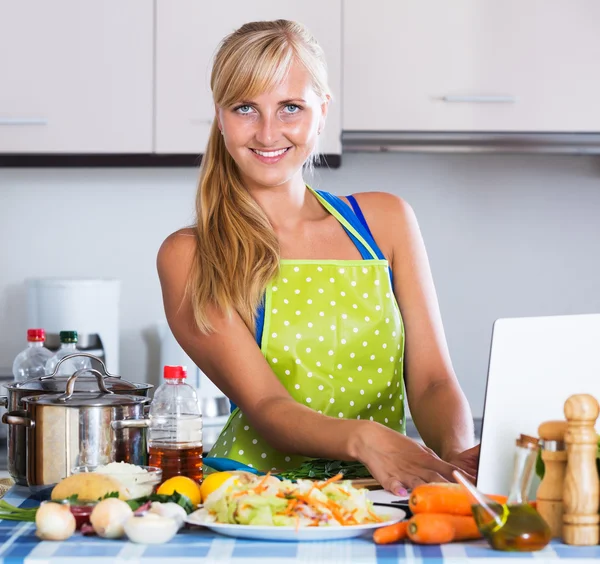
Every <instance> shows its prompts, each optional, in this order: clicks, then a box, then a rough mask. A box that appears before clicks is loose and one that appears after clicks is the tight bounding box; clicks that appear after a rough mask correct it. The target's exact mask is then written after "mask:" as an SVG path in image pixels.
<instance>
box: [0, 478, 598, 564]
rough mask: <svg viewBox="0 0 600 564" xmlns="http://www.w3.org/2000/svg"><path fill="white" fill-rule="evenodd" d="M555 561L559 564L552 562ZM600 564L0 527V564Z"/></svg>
mask: <svg viewBox="0 0 600 564" xmlns="http://www.w3.org/2000/svg"><path fill="white" fill-rule="evenodd" d="M4 499H5V500H6V501H7V502H8V503H11V504H13V505H17V506H20V507H32V506H36V505H38V503H39V502H37V501H35V500H32V499H29V498H28V492H27V490H26V489H24V488H19V487H14V488H12V489H11V490H10V491H9V492H8V493H7V494H6V496H5V497H4ZM559 561H560V562H559ZM592 561H595V562H599V561H600V546H594V547H572V546H567V545H564V544H560V543H552V544H551V545H550V546H548V547H546V548H545V549H544V550H542V551H539V552H533V553H503V552H497V551H494V550H491V549H490V548H489V547H488V546H487V544H486V543H485V542H483V541H477V542H470V543H453V544H448V545H443V546H417V545H412V544H409V543H406V544H404V543H401V544H396V545H387V546H376V545H375V544H373V541H372V540H371V539H370V538H369V537H364V538H358V539H352V540H345V541H329V542H299V543H295V542H266V541H252V540H243V539H233V538H228V537H223V536H219V535H216V534H214V533H212V532H210V531H207V530H204V529H199V528H194V529H185V530H183V531H181V532H180V534H178V535H177V536H176V537H175V538H174V539H173V540H172V541H171V542H169V543H167V544H164V545H140V544H133V543H130V542H126V541H122V540H105V539H100V538H98V537H83V536H81V535H80V534H79V533H76V534H75V535H74V536H73V537H71V538H70V539H69V540H67V541H64V542H48V541H46V542H42V541H40V540H39V539H38V538H37V537H36V536H35V524H34V523H20V522H14V521H0V562H1V563H10V564H19V563H23V562H24V563H32V564H33V563H50V562H52V563H61V564H62V563H65V564H69V563H76V562H77V563H86V564H87V563H89V564H109V563H110V564H112V563H120V562H140V563H148V564H158V563H162V562H173V563H174V562H182V563H192V562H194V563H196V562H197V563H203V564H206V563H209V562H210V563H213V562H214V563H223V564H226V563H232V564H271V563H272V564H287V563H291V562H305V563H310V564H321V563H333V564H338V563H339V564H341V563H346V562H348V563H352V564H355V563H376V564H392V563H395V562H407V563H414V564H421V563H422V564H454V563H459V562H467V563H473V564H483V563H484V562H486V563H488V564H490V563H493V564H496V563H497V562H510V563H511V564H520V563H528V564H532V563H535V562H538V563H542V562H543V563H546V562H556V564H564V563H566V562H571V563H576V564H586V562H592Z"/></svg>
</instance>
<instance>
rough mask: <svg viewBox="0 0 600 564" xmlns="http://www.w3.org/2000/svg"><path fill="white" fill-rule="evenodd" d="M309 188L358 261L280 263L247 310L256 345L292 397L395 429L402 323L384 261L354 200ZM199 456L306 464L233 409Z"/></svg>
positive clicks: (268, 464)
mask: <svg viewBox="0 0 600 564" xmlns="http://www.w3.org/2000/svg"><path fill="white" fill-rule="evenodd" d="M309 190H311V191H312V192H313V193H314V194H315V196H316V197H317V198H318V200H319V201H320V203H321V204H322V205H323V206H324V208H325V209H326V210H327V211H329V212H330V213H331V214H332V215H333V216H334V217H336V218H337V220H338V221H339V222H340V223H341V224H342V226H343V227H344V229H345V231H346V233H347V234H348V235H349V236H350V238H351V239H352V241H353V242H354V243H355V245H356V246H357V248H358V250H359V251H360V253H361V256H362V257H363V260H287V259H286V260H284V259H282V260H281V261H280V268H279V272H278V274H277V275H276V277H275V278H274V279H273V280H272V281H271V282H270V283H269V285H268V286H267V288H266V292H265V296H264V301H263V308H264V309H263V310H262V311H260V312H259V314H258V315H257V331H256V333H257V342H258V343H259V344H260V348H261V351H262V353H263V355H264V356H265V358H266V360H267V362H268V363H269V365H270V366H271V368H272V369H273V372H274V373H275V374H276V376H277V378H279V380H280V381H281V383H282V384H283V385H284V386H285V388H286V389H287V391H288V392H289V393H290V395H291V396H292V397H293V398H294V399H295V400H296V401H297V402H300V403H302V404H303V405H305V406H308V407H310V408H311V409H314V410H315V411H317V412H318V413H322V414H323V415H327V416H330V417H336V418H340V419H341V418H344V419H367V420H371V421H377V422H379V423H381V424H383V425H386V426H388V427H390V428H392V429H394V430H396V431H399V432H401V433H405V424H406V421H405V415H404V381H403V355H404V325H403V323H402V317H401V315H400V310H399V308H398V304H397V303H396V299H395V297H394V293H393V288H392V282H391V272H390V269H389V264H388V261H387V260H385V257H384V255H383V254H382V253H381V251H380V250H379V248H378V247H377V245H376V243H375V241H374V240H373V238H372V235H371V233H370V231H369V228H368V226H367V224H366V221H365V220H364V216H363V215H362V213H361V211H360V208H359V207H358V204H357V202H356V200H355V199H354V198H352V197H351V196H350V197H349V201H350V202H351V204H352V208H353V209H354V211H353V209H352V208H350V207H349V206H348V205H347V204H346V203H345V202H344V201H343V200H341V199H340V198H338V197H337V196H334V195H333V194H329V193H327V192H322V191H317V190H313V189H312V188H309ZM248 385H252V384H251V383H250V382H249V383H248ZM209 456H211V457H224V458H230V459H234V460H238V461H240V462H243V463H245V464H248V465H249V466H252V467H253V468H256V469H258V470H262V471H265V472H266V471H268V470H274V469H275V470H288V469H290V468H295V467H297V466H299V465H300V464H301V463H302V462H304V461H305V460H308V458H307V457H303V456H299V455H293V454H290V453H286V452H279V451H277V450H275V449H274V448H272V447H271V446H270V445H269V444H268V443H267V441H266V440H265V439H263V438H262V437H261V436H260V434H259V433H258V432H257V431H256V430H255V429H253V428H252V426H251V425H250V423H249V421H248V419H247V418H246V416H245V414H244V413H243V412H241V411H240V409H239V408H237V407H236V408H235V409H233V411H232V413H231V416H230V418H229V420H228V422H227V424H226V425H225V427H224V429H223V431H222V432H221V434H220V436H219V438H218V439H217V441H216V443H215V444H214V446H213V448H212V449H211V451H210V454H209Z"/></svg>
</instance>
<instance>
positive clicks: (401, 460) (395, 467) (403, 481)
mask: <svg viewBox="0 0 600 564" xmlns="http://www.w3.org/2000/svg"><path fill="white" fill-rule="evenodd" d="M353 443H354V446H353V450H355V453H354V456H355V457H356V458H357V459H358V460H360V462H362V463H363V464H364V465H365V466H366V467H367V468H368V469H369V471H370V472H371V475H372V476H373V478H375V479H376V480H377V481H378V482H379V483H380V484H381V485H382V486H383V487H384V488H385V489H386V490H388V491H390V492H392V493H395V494H397V495H406V490H409V489H413V488H414V487H416V486H418V485H419V484H424V483H428V482H450V481H451V482H453V481H454V479H453V477H452V471H453V470H460V468H458V467H457V466H454V465H453V464H449V463H448V462H445V461H444V460H442V459H441V458H440V457H439V456H438V455H437V454H435V452H433V451H432V450H431V449H430V448H428V447H426V446H424V445H421V444H419V443H417V442H416V441H414V440H412V439H410V438H408V437H406V436H405V435H402V434H401V433H398V432H397V431H394V430H392V429H390V428H388V427H386V426H384V425H381V424H379V423H375V422H373V421H364V422H363V425H362V427H361V428H360V429H358V433H357V434H356V436H355V437H354V441H353ZM463 473H464V471H463Z"/></svg>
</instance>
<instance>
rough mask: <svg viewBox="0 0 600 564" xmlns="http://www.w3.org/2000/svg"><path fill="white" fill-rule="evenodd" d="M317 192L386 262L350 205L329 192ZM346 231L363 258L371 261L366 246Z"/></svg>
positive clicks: (369, 232)
mask: <svg viewBox="0 0 600 564" xmlns="http://www.w3.org/2000/svg"><path fill="white" fill-rule="evenodd" d="M315 192H317V193H318V194H319V196H321V197H322V198H323V199H324V200H326V201H327V203H328V204H330V205H331V206H332V207H333V208H334V209H335V211H337V212H338V213H339V214H340V215H341V216H342V217H343V218H344V219H345V220H346V221H347V222H348V223H349V224H350V225H352V227H354V229H356V231H358V233H360V236H361V237H362V238H363V239H364V240H365V242H366V243H367V245H369V246H370V247H371V249H372V250H373V252H374V253H375V255H376V256H377V258H378V259H381V260H385V256H384V254H383V253H382V252H381V249H380V248H379V247H378V246H377V243H375V240H374V239H373V235H372V234H371V231H370V230H369V229H368V228H366V229H365V225H364V224H363V223H362V222H361V220H360V219H359V218H358V216H357V215H356V214H355V213H354V212H353V211H352V208H351V207H350V206H349V205H348V204H346V202H344V200H342V199H341V198H338V197H337V196H334V195H333V194H330V193H329V192H323V191H322V190H315ZM363 219H364V216H363ZM365 223H366V222H365ZM342 226H343V224H342ZM344 229H345V231H346V233H348V235H349V236H350V238H351V239H352V241H353V242H354V244H355V245H356V248H357V249H358V251H359V252H360V254H361V256H362V258H363V259H365V260H371V259H372V257H371V255H370V254H369V253H368V251H367V249H365V247H364V245H363V244H362V243H360V241H358V240H357V239H356V237H354V235H352V233H350V231H348V230H347V229H346V228H345V227H344Z"/></svg>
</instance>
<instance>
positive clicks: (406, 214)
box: [357, 193, 474, 461]
mask: <svg viewBox="0 0 600 564" xmlns="http://www.w3.org/2000/svg"><path fill="white" fill-rule="evenodd" d="M357 199H358V200H359V202H360V203H361V204H365V205H364V208H365V215H366V216H367V220H368V221H369V220H370V221H369V225H370V226H372V229H373V234H374V236H375V237H376V238H377V240H378V241H379V240H380V239H381V241H385V242H386V243H387V254H388V255H390V256H391V265H392V272H393V277H394V293H395V295H396V299H397V301H398V304H400V310H401V312H402V317H403V320H404V324H405V335H406V342H405V353H404V366H405V382H406V391H407V399H408V404H409V407H410V412H411V415H412V418H413V420H414V422H415V425H416V427H417V429H418V431H419V434H420V435H421V438H422V439H423V440H424V441H425V443H426V444H427V445H428V446H429V447H431V448H432V449H433V450H434V451H435V452H436V453H437V454H438V455H439V456H441V457H442V458H443V459H444V460H448V461H451V460H455V459H456V456H457V454H458V453H460V452H463V451H464V450H466V449H468V448H469V447H471V446H472V445H473V442H474V433H473V418H472V415H471V410H470V407H469V404H468V402H467V399H466V397H465V395H464V393H463V392H462V390H461V388H460V386H459V384H458V381H457V379H456V375H455V374H454V370H453V368H452V362H451V360H450V354H449V352H448V347H447V344H446V338H445V335H444V328H443V326H442V320H441V316H440V311H439V306H438V301H437V296H436V292H435V287H434V284H433V279H432V276H431V270H430V267H429V261H428V258H427V252H426V250H425V245H424V243H423V238H422V236H421V232H420V230H419V226H418V223H417V219H416V217H415V214H414V212H413V210H412V208H411V207H410V206H409V205H408V204H407V203H406V202H404V201H403V200H402V199H401V198H399V197H396V196H394V195H391V194H386V193H366V194H360V195H359V196H358V198H357ZM382 250H383V249H382ZM384 252H385V251H384Z"/></svg>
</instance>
